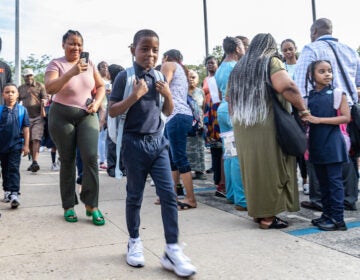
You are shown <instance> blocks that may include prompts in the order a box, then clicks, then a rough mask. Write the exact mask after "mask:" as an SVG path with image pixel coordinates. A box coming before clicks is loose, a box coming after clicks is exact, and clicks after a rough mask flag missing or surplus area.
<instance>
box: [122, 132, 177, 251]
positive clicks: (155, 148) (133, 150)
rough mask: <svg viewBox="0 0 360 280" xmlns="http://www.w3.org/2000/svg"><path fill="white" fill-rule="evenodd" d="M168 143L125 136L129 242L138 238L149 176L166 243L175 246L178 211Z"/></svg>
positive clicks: (165, 140) (123, 152)
mask: <svg viewBox="0 0 360 280" xmlns="http://www.w3.org/2000/svg"><path fill="white" fill-rule="evenodd" d="M168 148H169V142H168V140H167V139H166V138H165V137H164V136H163V135H162V134H160V135H158V136H150V135H143V136H141V135H133V134H126V133H125V134H124V135H123V144H122V158H123V160H124V165H125V170H126V176H127V177H126V179H127V184H126V223H127V228H128V231H129V235H130V237H131V238H137V237H139V227H140V209H141V203H142V200H143V194H144V188H145V182H146V178H147V176H148V174H150V175H151V178H152V179H153V180H154V183H155V186H156V194H157V195H158V196H159V198H160V201H161V217H162V222H163V227H164V232H165V239H166V243H168V244H172V243H177V242H178V234H179V230H178V210H177V202H176V194H175V191H174V181H173V179H172V175H171V169H170V160H169V152H168Z"/></svg>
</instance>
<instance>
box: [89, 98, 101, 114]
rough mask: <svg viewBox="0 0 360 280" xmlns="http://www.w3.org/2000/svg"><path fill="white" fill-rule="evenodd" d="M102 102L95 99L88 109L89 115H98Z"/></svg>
mask: <svg viewBox="0 0 360 280" xmlns="http://www.w3.org/2000/svg"><path fill="white" fill-rule="evenodd" d="M100 105H101V102H99V101H97V100H95V99H93V101H92V102H91V103H90V104H89V105H88V106H87V107H86V112H88V113H89V114H93V113H96V112H97V111H98V110H99V108H100Z"/></svg>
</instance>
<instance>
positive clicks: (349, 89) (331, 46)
mask: <svg viewBox="0 0 360 280" xmlns="http://www.w3.org/2000/svg"><path fill="white" fill-rule="evenodd" d="M322 41H324V42H326V43H327V44H328V45H329V46H330V48H331V50H332V51H333V53H334V55H335V58H336V62H337V64H338V66H339V69H340V72H341V75H342V77H343V79H344V82H345V85H346V89H347V90H348V93H349V95H350V96H351V99H352V100H353V102H354V103H355V100H354V98H353V96H352V91H351V87H350V84H349V81H348V79H347V78H346V76H345V72H344V68H343V66H342V64H341V62H340V59H339V57H338V55H337V53H336V50H335V48H334V46H333V45H332V44H331V43H330V42H329V41H327V40H322Z"/></svg>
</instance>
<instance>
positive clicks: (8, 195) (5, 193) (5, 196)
mask: <svg viewBox="0 0 360 280" xmlns="http://www.w3.org/2000/svg"><path fill="white" fill-rule="evenodd" d="M10 195H11V192H8V191H6V192H4V199H3V202H10Z"/></svg>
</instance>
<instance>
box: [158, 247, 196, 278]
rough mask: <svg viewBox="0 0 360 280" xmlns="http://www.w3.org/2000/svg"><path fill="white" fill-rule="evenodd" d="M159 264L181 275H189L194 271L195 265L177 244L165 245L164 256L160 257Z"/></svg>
mask: <svg viewBox="0 0 360 280" xmlns="http://www.w3.org/2000/svg"><path fill="white" fill-rule="evenodd" d="M161 264H162V266H163V267H164V268H165V269H167V270H171V271H174V272H175V274H176V275H178V276H181V277H190V276H191V275H194V274H195V273H196V268H195V266H193V265H192V264H191V261H190V259H189V258H188V257H187V256H185V255H184V253H183V250H182V249H181V248H180V246H179V245H178V244H174V245H171V248H170V247H169V245H167V246H166V248H165V253H164V256H163V257H162V258H161Z"/></svg>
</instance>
